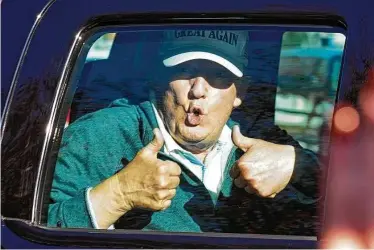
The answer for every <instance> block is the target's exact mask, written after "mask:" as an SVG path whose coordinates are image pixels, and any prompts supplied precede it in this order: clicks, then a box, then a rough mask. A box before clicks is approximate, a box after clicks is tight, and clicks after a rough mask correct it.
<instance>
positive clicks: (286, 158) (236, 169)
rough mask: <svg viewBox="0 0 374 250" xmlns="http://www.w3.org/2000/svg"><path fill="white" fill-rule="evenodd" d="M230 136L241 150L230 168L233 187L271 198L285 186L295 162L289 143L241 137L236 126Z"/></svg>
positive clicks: (293, 152)
mask: <svg viewBox="0 0 374 250" xmlns="http://www.w3.org/2000/svg"><path fill="white" fill-rule="evenodd" d="M232 140H233V142H234V144H235V145H236V146H237V147H238V148H240V149H241V150H243V151H244V154H243V155H242V157H240V159H239V160H238V161H237V162H236V163H235V165H234V166H233V168H232V169H231V172H230V175H231V177H232V178H234V184H235V185H236V186H237V187H239V188H244V189H245V190H246V191H247V192H248V193H255V194H257V195H259V196H261V197H269V198H274V197H275V195H276V194H277V193H279V192H281V191H282V190H283V189H284V188H285V187H286V186H287V184H288V183H289V182H290V180H291V177H292V173H293V169H294V165H295V149H294V147H293V146H289V145H280V144H274V143H271V142H267V141H264V140H260V139H253V138H248V137H245V136H243V135H242V134H241V133H240V129H239V127H238V126H235V127H234V128H233V132H232Z"/></svg>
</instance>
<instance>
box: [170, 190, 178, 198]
mask: <svg viewBox="0 0 374 250" xmlns="http://www.w3.org/2000/svg"><path fill="white" fill-rule="evenodd" d="M176 194H177V190H176V189H171V190H170V196H171V198H173V197H174V196H175V195H176Z"/></svg>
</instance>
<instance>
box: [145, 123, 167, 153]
mask: <svg viewBox="0 0 374 250" xmlns="http://www.w3.org/2000/svg"><path fill="white" fill-rule="evenodd" d="M153 134H154V138H153V140H152V141H151V142H150V143H148V145H147V146H145V148H144V149H146V150H149V151H151V152H152V153H155V154H157V152H158V151H160V149H161V148H162V146H163V145H164V138H163V137H162V134H161V131H160V129H158V128H155V129H154V130H153Z"/></svg>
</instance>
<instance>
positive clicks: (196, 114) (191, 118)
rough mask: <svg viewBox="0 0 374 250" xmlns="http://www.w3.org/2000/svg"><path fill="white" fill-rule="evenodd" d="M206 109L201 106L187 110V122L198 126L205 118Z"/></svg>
mask: <svg viewBox="0 0 374 250" xmlns="http://www.w3.org/2000/svg"><path fill="white" fill-rule="evenodd" d="M204 115H205V114H204V110H203V109H201V108H200V107H197V106H195V107H191V108H190V109H189V110H188V112H187V117H186V124H187V125H189V126H198V125H200V124H201V122H202V120H203V118H204Z"/></svg>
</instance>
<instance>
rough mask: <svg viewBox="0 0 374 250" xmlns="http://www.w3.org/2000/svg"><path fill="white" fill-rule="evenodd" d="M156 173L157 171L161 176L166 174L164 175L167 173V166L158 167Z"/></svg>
mask: <svg viewBox="0 0 374 250" xmlns="http://www.w3.org/2000/svg"><path fill="white" fill-rule="evenodd" d="M156 171H157V174H159V175H162V174H164V173H165V172H166V167H165V165H158V166H157V167H156Z"/></svg>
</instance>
